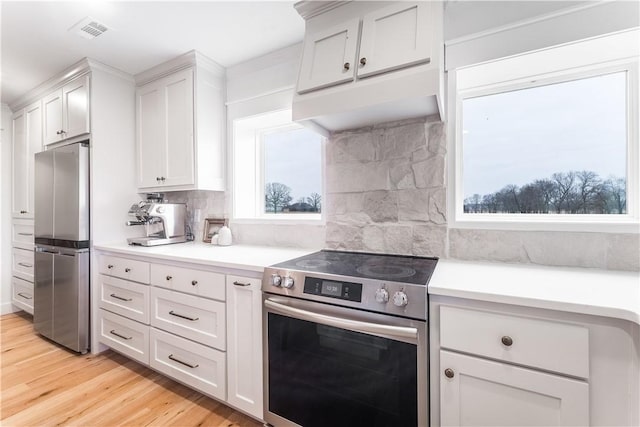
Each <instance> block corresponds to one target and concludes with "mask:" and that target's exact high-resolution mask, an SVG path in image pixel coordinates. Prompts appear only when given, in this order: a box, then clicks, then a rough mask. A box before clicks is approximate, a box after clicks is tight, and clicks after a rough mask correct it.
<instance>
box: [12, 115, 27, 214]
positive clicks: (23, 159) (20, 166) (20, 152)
mask: <svg viewBox="0 0 640 427" xmlns="http://www.w3.org/2000/svg"><path fill="white" fill-rule="evenodd" d="M25 123H26V115H25V110H20V111H18V112H17V113H16V114H14V115H13V152H12V155H13V158H12V162H13V164H12V170H13V188H12V193H11V194H12V202H11V206H12V208H11V210H12V215H13V217H14V218H27V217H28V216H27V215H28V211H29V208H30V206H29V189H28V176H29V171H28V169H29V166H28V164H29V162H28V154H27V152H28V150H27V135H26V126H25Z"/></svg>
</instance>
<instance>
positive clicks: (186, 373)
mask: <svg viewBox="0 0 640 427" xmlns="http://www.w3.org/2000/svg"><path fill="white" fill-rule="evenodd" d="M150 349H151V356H150V365H151V367H152V368H154V369H156V370H158V371H160V372H162V373H164V374H166V375H168V376H170V377H173V378H175V379H177V380H178V381H180V382H182V383H184V384H186V385H189V386H191V387H193V388H195V389H196V390H199V391H202V392H203V393H206V394H208V395H210V396H212V397H215V398H218V399H220V400H225V399H226V386H225V385H226V384H225V383H226V380H225V373H226V361H225V359H226V357H225V353H224V352H222V351H219V350H216V349H214V348H211V347H208V346H205V345H202V344H199V343H197V342H193V341H190V340H187V339H184V338H181V337H179V336H177V335H174V334H170V333H167V332H164V331H161V330H159V329H156V328H151V344H150Z"/></svg>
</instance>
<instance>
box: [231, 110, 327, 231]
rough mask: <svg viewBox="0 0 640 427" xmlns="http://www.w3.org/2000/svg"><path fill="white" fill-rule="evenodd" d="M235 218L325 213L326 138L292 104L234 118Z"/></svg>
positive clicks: (313, 216) (315, 216) (310, 216)
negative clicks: (300, 120) (297, 119)
mask: <svg viewBox="0 0 640 427" xmlns="http://www.w3.org/2000/svg"><path fill="white" fill-rule="evenodd" d="M233 129H234V131H233V135H234V192H233V195H234V218H236V219H243V218H244V219H270V220H287V219H288V220H291V219H294V220H314V221H318V220H320V218H321V212H322V194H323V188H322V183H323V178H322V167H323V166H322V165H323V163H324V162H323V143H324V139H323V138H322V137H321V136H320V135H318V134H316V133H314V132H312V131H310V130H308V129H306V128H303V127H302V126H300V125H297V124H295V123H292V122H291V110H284V111H276V112H271V113H267V114H261V115H258V116H253V117H249V118H243V119H238V120H235V121H234V123H233Z"/></svg>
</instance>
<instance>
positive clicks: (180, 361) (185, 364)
mask: <svg viewBox="0 0 640 427" xmlns="http://www.w3.org/2000/svg"><path fill="white" fill-rule="evenodd" d="M169 359H171V360H173V361H174V362H178V363H180V364H181V365H184V366H187V367H189V368H191V369H195V368H197V367H198V366H200V365H192V364H191V363H187V362H183V361H182V360H180V359H178V358H177V357H175V356H174V355H173V354H170V355H169Z"/></svg>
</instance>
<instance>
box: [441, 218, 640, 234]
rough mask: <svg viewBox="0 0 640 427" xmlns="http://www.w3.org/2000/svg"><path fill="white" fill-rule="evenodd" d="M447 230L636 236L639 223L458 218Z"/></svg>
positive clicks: (590, 219)
mask: <svg viewBox="0 0 640 427" xmlns="http://www.w3.org/2000/svg"><path fill="white" fill-rule="evenodd" d="M449 228H454V229H455V228H461V229H479V230H514V231H566V232H587V233H632V234H640V222H639V221H638V219H635V218H632V217H628V216H627V217H625V218H611V216H608V215H607V217H606V218H594V216H592V215H586V216H585V215H580V216H576V215H567V216H566V217H560V218H559V217H550V218H540V217H534V216H532V215H526V214H523V215H522V216H520V215H518V216H516V217H514V216H513V215H496V214H491V215H483V214H478V215H477V216H475V215H473V214H466V215H460V216H459V217H458V218H456V219H454V220H453V221H451V222H450V224H449Z"/></svg>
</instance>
